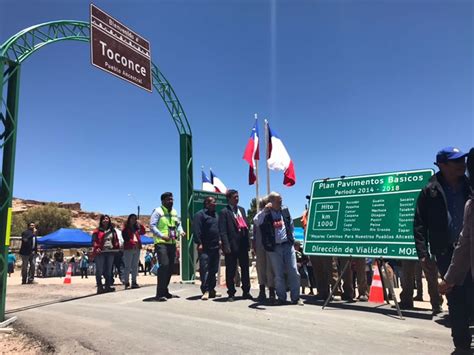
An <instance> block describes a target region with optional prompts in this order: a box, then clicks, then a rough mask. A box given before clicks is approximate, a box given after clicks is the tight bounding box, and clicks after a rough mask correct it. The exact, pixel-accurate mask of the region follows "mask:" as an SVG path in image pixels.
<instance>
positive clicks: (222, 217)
mask: <svg viewBox="0 0 474 355" xmlns="http://www.w3.org/2000/svg"><path fill="white" fill-rule="evenodd" d="M226 197H227V203H228V205H227V206H226V207H225V208H223V209H222V211H221V212H220V213H219V234H220V237H221V241H222V247H223V249H224V254H225V279H226V283H227V294H228V295H229V297H228V301H229V302H233V301H234V295H235V281H234V277H235V272H236V271H237V261H238V262H239V265H240V270H241V274H242V275H241V282H242V291H243V295H242V296H243V298H244V299H252V295H251V294H250V275H249V250H250V240H249V228H248V225H247V216H246V214H245V210H244V209H243V208H242V207H240V206H239V205H238V203H239V193H238V191H236V190H227V193H226Z"/></svg>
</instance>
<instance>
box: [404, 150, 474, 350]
mask: <svg viewBox="0 0 474 355" xmlns="http://www.w3.org/2000/svg"><path fill="white" fill-rule="evenodd" d="M465 157H466V154H464V153H462V152H461V151H460V150H459V149H457V148H454V147H447V148H444V149H442V150H441V151H439V152H438V154H437V155H436V163H435V164H436V165H437V166H438V167H439V169H440V171H439V172H438V173H437V174H436V175H434V176H433V177H432V178H431V179H430V181H429V183H428V185H427V186H426V187H425V188H423V190H422V191H421V193H420V195H419V197H418V201H417V206H416V212H415V221H414V227H413V229H414V233H415V243H416V251H417V253H418V258H419V259H420V261H421V264H422V266H423V265H424V264H426V263H427V262H429V261H431V262H433V261H435V262H436V266H437V268H438V269H439V272H440V273H441V275H445V274H446V271H447V270H448V267H449V265H450V264H451V258H452V256H453V251H454V247H455V245H456V243H457V240H458V238H459V234H460V232H461V230H462V226H463V215H464V205H465V203H466V201H467V199H468V197H469V194H470V187H469V181H468V179H467V177H466V175H465V171H466V158H465ZM428 245H429V248H428ZM456 297H457V293H456V292H452V293H450V294H448V295H447V298H448V307H449V314H450V317H451V323H452V328H451V336H452V337H453V341H454V345H455V346H456V348H460V349H463V348H465V347H466V344H469V345H470V343H471V339H470V335H469V337H465V331H464V325H463V322H464V319H463V318H464V317H465V314H466V312H463V311H461V310H460V309H459V306H460V305H461V307H462V302H457V300H456Z"/></svg>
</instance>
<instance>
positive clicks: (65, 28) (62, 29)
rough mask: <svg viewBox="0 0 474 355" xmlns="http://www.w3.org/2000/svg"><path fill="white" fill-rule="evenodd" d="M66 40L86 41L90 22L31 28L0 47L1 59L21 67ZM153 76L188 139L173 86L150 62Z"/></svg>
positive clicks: (55, 22)
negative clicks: (38, 51)
mask: <svg viewBox="0 0 474 355" xmlns="http://www.w3.org/2000/svg"><path fill="white" fill-rule="evenodd" d="M65 40H68V41H70V40H73V41H82V42H89V40H90V25H89V23H88V22H84V21H73V20H61V21H51V22H46V23H42V24H39V25H35V26H31V27H29V28H26V29H24V30H22V31H20V32H18V33H17V34H15V35H14V36H12V37H10V38H9V39H8V40H7V41H6V42H5V43H3V44H2V45H1V46H0V57H3V58H6V59H8V61H10V62H14V63H16V64H21V63H22V62H23V61H24V60H26V59H27V58H28V57H29V56H30V55H31V54H33V53H34V52H35V51H37V50H38V49H40V48H42V47H44V46H45V45H48V44H51V43H55V42H59V41H65ZM6 74H7V75H6V76H4V78H3V79H4V82H6V81H7V80H8V79H9V77H10V75H9V74H10V73H6ZM152 77H153V87H154V88H155V89H156V91H157V92H158V94H160V96H161V98H162V99H163V101H164V103H165V105H166V108H167V109H168V111H169V113H170V115H171V118H172V120H173V122H174V124H175V126H176V129H177V130H178V133H179V134H186V135H190V136H191V135H192V134H191V126H190V125H189V121H188V119H187V117H186V114H185V112H184V109H183V107H182V106H181V103H180V102H179V99H178V97H177V96H176V93H175V91H174V89H173V87H172V86H171V84H170V83H169V81H168V80H167V79H166V78H165V76H164V75H163V73H162V72H161V71H160V69H159V68H158V66H157V65H156V64H154V63H152Z"/></svg>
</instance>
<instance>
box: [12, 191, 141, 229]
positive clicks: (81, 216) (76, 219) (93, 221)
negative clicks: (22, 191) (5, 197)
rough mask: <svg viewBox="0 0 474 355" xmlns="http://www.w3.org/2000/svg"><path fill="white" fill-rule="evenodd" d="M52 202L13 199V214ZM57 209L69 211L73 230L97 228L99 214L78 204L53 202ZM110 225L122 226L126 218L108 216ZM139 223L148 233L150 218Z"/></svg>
mask: <svg viewBox="0 0 474 355" xmlns="http://www.w3.org/2000/svg"><path fill="white" fill-rule="evenodd" d="M49 203H52V202H44V201H35V200H24V199H21V198H13V203H12V209H13V213H24V212H26V211H27V210H29V209H31V208H35V207H38V206H44V205H47V204H49ZM54 203H55V204H56V205H57V206H58V207H62V208H66V209H68V210H70V211H71V215H72V226H73V228H78V229H82V230H84V231H85V232H90V231H92V230H93V229H95V228H97V226H98V224H99V217H100V215H101V214H102V213H101V212H87V211H83V210H82V209H81V204H80V203H79V202H73V203H66V202H54ZM110 217H111V219H112V223H114V224H115V225H116V226H123V224H124V222H125V221H126V220H127V216H110ZM140 221H141V222H142V223H143V224H144V225H145V227H146V229H147V231H148V224H149V223H150V216H140Z"/></svg>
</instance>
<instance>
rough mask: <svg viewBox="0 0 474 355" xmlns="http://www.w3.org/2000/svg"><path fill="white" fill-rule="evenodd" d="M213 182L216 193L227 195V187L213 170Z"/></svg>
mask: <svg viewBox="0 0 474 355" xmlns="http://www.w3.org/2000/svg"><path fill="white" fill-rule="evenodd" d="M211 181H212V185H213V186H214V188H215V189H214V191H216V192H220V193H223V194H225V193H226V192H227V187H226V186H225V185H224V183H223V182H222V180H221V179H219V178H218V177H217V176H216V175H215V174H214V173H213V172H212V170H211Z"/></svg>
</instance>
